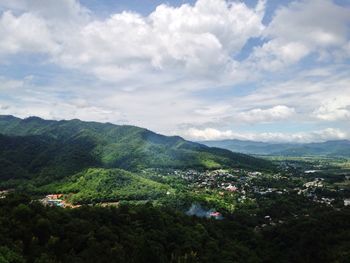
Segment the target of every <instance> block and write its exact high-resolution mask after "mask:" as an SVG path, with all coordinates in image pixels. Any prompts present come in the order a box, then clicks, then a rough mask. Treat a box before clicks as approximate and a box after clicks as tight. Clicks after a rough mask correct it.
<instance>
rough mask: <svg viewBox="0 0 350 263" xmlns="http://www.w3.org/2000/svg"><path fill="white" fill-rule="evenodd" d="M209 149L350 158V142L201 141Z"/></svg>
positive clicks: (258, 153) (261, 153)
mask: <svg viewBox="0 0 350 263" xmlns="http://www.w3.org/2000/svg"><path fill="white" fill-rule="evenodd" d="M200 143H202V144H205V145H207V146H209V147H219V148H223V149H227V150H230V151H233V152H240V153H244V154H254V155H282V156H330V157H350V141H349V140H333V141H326V142H314V143H268V142H255V141H241V140H218V141H201V142H200Z"/></svg>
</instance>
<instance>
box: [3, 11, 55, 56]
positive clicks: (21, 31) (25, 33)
mask: <svg viewBox="0 0 350 263" xmlns="http://www.w3.org/2000/svg"><path fill="white" fill-rule="evenodd" d="M0 36H1V38H0V55H1V54H3V55H4V54H5V55H6V54H16V53H19V52H31V53H32V52H34V53H54V52H55V51H58V49H59V46H58V44H57V43H55V42H54V41H53V39H52V36H51V32H50V31H49V29H48V27H47V25H46V23H45V21H44V20H42V19H39V18H38V17H36V16H34V15H32V14H30V13H24V14H22V15H19V16H15V15H13V13H12V12H11V11H6V12H4V13H3V14H2V15H1V16H0Z"/></svg>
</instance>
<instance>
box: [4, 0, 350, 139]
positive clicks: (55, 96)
mask: <svg viewBox="0 0 350 263" xmlns="http://www.w3.org/2000/svg"><path fill="white" fill-rule="evenodd" d="M270 5H271V3H270V1H263V0H259V1H256V3H254V4H253V5H248V4H245V3H244V2H241V1H224V0H197V1H196V2H195V3H194V4H182V5H179V6H173V5H172V4H171V2H170V3H168V4H161V5H159V6H156V7H155V8H154V10H153V11H152V12H151V13H147V14H143V13H136V12H133V11H127V10H125V11H121V12H118V13H111V14H110V15H109V16H107V17H105V16H99V14H98V13H95V12H94V10H93V9H89V7H87V6H84V5H83V4H82V3H80V2H79V1H77V0H62V1H59V3H58V2H57V1H55V0H47V1H45V3H44V4H43V2H42V1H40V0H29V1H25V0H13V1H5V0H0V113H1V114H15V115H19V116H28V115H39V116H41V117H44V118H54V119H60V118H68V119H69V118H81V119H84V120H96V121H110V122H114V123H123V124H124V123H128V124H134V125H139V126H143V127H147V128H150V129H152V130H155V131H158V132H161V133H165V134H180V135H183V136H185V137H186V138H189V139H195V140H197V139H213V138H248V139H249V138H251V139H254V140H255V139H256V140H280V141H288V140H297V141H302V140H305V141H310V140H317V141H319V140H327V139H334V138H349V134H348V133H347V132H346V131H347V130H348V129H349V128H350V125H349V123H348V122H347V121H348V120H349V118H350V97H349V96H348V95H347V94H350V77H349V76H350V74H349V73H350V70H349V59H350V37H349V36H350V29H349V24H350V16H349V15H348V14H349V13H350V5H346V4H343V5H339V4H337V3H336V2H335V1H331V0H315V1H306V0H299V1H288V2H286V3H285V4H284V5H282V4H281V5H278V6H277V7H274V8H273V9H272V11H268V10H271V8H268V7H270ZM269 12H270V13H269ZM267 17H270V19H266V18H267ZM238 131H239V132H238ZM291 131H293V132H291ZM310 131H312V132H310Z"/></svg>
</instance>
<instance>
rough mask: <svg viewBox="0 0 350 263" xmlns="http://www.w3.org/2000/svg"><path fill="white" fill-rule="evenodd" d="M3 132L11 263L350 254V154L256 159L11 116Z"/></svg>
mask: <svg viewBox="0 0 350 263" xmlns="http://www.w3.org/2000/svg"><path fill="white" fill-rule="evenodd" d="M0 133H2V134H3V135H0V142H1V144H0V165H1V169H0V191H1V192H0V208H1V209H0V229H1V230H0V255H6V257H7V258H9V257H13V258H14V261H10V262H24V261H23V260H26V261H25V262H34V263H37V262H109V261H108V260H109V259H110V258H111V257H114V258H118V260H120V261H118V262H213V261H217V262H273V261H275V259H276V258H277V259H278V262H289V259H290V258H293V261H295V262H313V260H314V259H317V262H332V261H333V260H334V259H339V258H340V259H341V261H340V262H345V261H343V260H345V259H346V258H348V251H349V250H348V243H347V240H350V232H349V229H350V226H349V225H348V224H349V221H348V218H349V216H350V159H347V158H345V157H331V156H324V157H320V156H284V155H254V156H249V155H246V154H241V153H233V152H231V151H228V150H223V149H220V148H211V147H208V146H204V145H201V144H198V143H193V142H190V141H186V140H184V139H182V138H180V137H166V136H163V135H159V134H156V133H153V132H151V131H148V130H145V129H142V128H138V127H133V126H118V125H112V124H102V123H92V122H82V121H79V120H71V121H46V120H43V119H40V118H34V117H31V118H28V119H19V118H15V117H12V116H0ZM13 226H16V228H18V230H16V231H14V232H11V230H10V229H12V228H13ZM329 230H331V231H329ZM320 236H322V238H319V237H320ZM23 238H25V239H23ZM296 239H297V240H300V241H298V242H302V244H303V245H302V247H300V244H299V243H298V242H295V240H296ZM331 240H338V241H337V242H335V243H334V244H333V245H332V252H330V251H327V250H325V251H324V252H323V253H320V251H319V250H320V249H322V248H323V247H324V246H329V244H330V241H331ZM61 242H63V243H62V245H60V244H61ZM150 242H151V244H150ZM286 243H288V246H286V245H285V244H286ZM5 244H11V245H5ZM79 244H80V245H79ZM101 244H103V246H102V245H101ZM311 244H312V245H311ZM219 248H220V249H219ZM296 251H297V252H296ZM1 253H2V254H1ZM129 253H133V256H132V257H131V258H128V256H127V255H128V254H129ZM97 255H99V256H97ZM242 256H243V258H242ZM97 257H98V258H97ZM305 257H306V258H307V260H304V259H305ZM0 258H1V257H0ZM37 258H42V261H37V260H36V259H37ZM47 258H51V259H53V261H47ZM21 260H22V261H21Z"/></svg>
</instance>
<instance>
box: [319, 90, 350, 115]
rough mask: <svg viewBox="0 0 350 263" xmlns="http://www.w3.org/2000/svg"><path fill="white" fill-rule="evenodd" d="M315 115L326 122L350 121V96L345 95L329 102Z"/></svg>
mask: <svg viewBox="0 0 350 263" xmlns="http://www.w3.org/2000/svg"><path fill="white" fill-rule="evenodd" d="M313 114H314V115H315V116H316V117H317V118H319V119H321V120H326V121H337V120H350V96H349V95H348V94H344V95H343V96H338V97H335V98H333V99H331V100H327V101H326V102H325V103H323V105H321V106H320V107H319V108H318V109H316V110H315V111H314V112H313Z"/></svg>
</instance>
